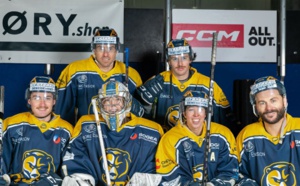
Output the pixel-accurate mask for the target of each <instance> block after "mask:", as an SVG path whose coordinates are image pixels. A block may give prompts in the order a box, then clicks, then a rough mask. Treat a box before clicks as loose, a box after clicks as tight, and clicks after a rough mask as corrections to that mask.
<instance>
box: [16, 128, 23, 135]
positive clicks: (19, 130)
mask: <svg viewBox="0 0 300 186" xmlns="http://www.w3.org/2000/svg"><path fill="white" fill-rule="evenodd" d="M16 133H17V134H18V135H20V136H23V127H20V128H18V129H17V130H16Z"/></svg>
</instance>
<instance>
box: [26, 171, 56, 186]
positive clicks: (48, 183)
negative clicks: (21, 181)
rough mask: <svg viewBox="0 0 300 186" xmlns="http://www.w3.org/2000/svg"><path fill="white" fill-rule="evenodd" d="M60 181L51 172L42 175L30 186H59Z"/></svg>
mask: <svg viewBox="0 0 300 186" xmlns="http://www.w3.org/2000/svg"><path fill="white" fill-rule="evenodd" d="M61 184H62V179H61V177H59V176H58V175H57V174H55V173H53V172H51V173H46V174H42V175H41V177H40V179H39V180H38V181H36V182H34V183H32V184H31V186H60V185H61Z"/></svg>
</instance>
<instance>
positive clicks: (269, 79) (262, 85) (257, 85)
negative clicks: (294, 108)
mask: <svg viewBox="0 0 300 186" xmlns="http://www.w3.org/2000/svg"><path fill="white" fill-rule="evenodd" d="M270 89H276V90H278V92H279V94H280V95H282V96H283V97H286V89H285V87H284V85H283V84H282V83H281V82H280V81H279V80H278V79H276V78H274V77H273V76H265V77H262V78H259V79H257V80H255V82H254V84H253V85H252V86H251V87H250V96H249V97H250V102H251V104H252V108H253V113H254V114H255V115H256V116H257V114H256V109H255V96H256V94H258V93H259V92H262V91H265V90H270ZM286 109H287V108H286Z"/></svg>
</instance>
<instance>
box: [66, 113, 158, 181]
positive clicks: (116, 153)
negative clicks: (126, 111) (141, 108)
mask: <svg viewBox="0 0 300 186" xmlns="http://www.w3.org/2000/svg"><path fill="white" fill-rule="evenodd" d="M100 120H101V121H100V125H101V131H102V138H103V141H104V146H105V151H106V158H107V162H108V169H109V172H110V180H111V182H112V184H113V185H126V183H127V182H128V181H129V180H130V178H131V177H132V176H133V174H134V173H135V172H141V173H155V152H156V149H157V145H158V142H159V140H160V138H161V136H162V135H163V130H162V128H161V126H160V125H159V124H157V123H155V122H153V121H150V120H147V119H144V118H141V117H136V116H134V115H131V120H130V121H128V122H126V123H124V124H122V126H121V127H120V129H119V130H118V131H111V130H110V129H109V128H108V127H107V125H106V124H105V122H104V120H103V118H101V119H100ZM64 165H66V167H67V172H68V174H69V175H72V174H73V173H84V174H89V175H91V176H93V177H94V178H95V181H96V184H98V185H106V178H105V171H104V169H103V155H102V153H101V149H100V143H99V137H98V131H97V125H96V123H95V117H94V115H85V116H82V117H81V118H80V119H79V120H78V122H77V124H76V126H75V129H74V136H73V137H72V140H71V142H70V144H69V148H68V151H67V152H66V155H65V156H64Z"/></svg>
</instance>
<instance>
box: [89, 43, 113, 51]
mask: <svg viewBox="0 0 300 186" xmlns="http://www.w3.org/2000/svg"><path fill="white" fill-rule="evenodd" d="M94 49H95V50H96V51H98V52H109V53H112V52H116V51H117V49H116V45H115V44H95V45H94Z"/></svg>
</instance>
